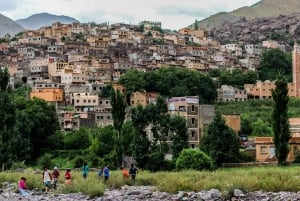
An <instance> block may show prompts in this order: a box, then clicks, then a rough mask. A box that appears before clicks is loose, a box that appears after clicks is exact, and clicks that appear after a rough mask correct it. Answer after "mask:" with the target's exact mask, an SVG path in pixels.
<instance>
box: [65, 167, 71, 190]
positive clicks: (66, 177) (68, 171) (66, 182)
mask: <svg viewBox="0 0 300 201" xmlns="http://www.w3.org/2000/svg"><path fill="white" fill-rule="evenodd" d="M65 179H66V181H65V185H66V186H70V185H71V184H72V180H71V179H72V177H71V170H70V169H67V171H66V173H65Z"/></svg>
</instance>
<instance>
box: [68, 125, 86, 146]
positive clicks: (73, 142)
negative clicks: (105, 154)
mask: <svg viewBox="0 0 300 201" xmlns="http://www.w3.org/2000/svg"><path fill="white" fill-rule="evenodd" d="M63 142H64V148H65V149H70V150H78V149H86V148H88V146H89V144H90V142H89V130H88V129H87V128H84V127H80V129H79V130H73V131H69V132H67V133H66V135H65V137H64V140H63Z"/></svg>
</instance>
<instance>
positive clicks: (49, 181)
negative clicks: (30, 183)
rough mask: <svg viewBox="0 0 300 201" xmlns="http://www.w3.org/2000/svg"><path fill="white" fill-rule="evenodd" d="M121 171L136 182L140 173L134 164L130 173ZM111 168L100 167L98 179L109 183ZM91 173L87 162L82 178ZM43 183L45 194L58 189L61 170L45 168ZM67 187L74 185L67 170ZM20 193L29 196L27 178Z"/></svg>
mask: <svg viewBox="0 0 300 201" xmlns="http://www.w3.org/2000/svg"><path fill="white" fill-rule="evenodd" d="M120 170H121V171H122V175H123V177H124V178H129V177H130V178H131V180H135V178H136V175H137V173H138V169H137V168H136V167H134V164H131V166H130V168H129V171H128V170H127V169H126V168H125V167H122V166H121V167H120ZM109 171H110V170H109V167H108V164H105V166H104V168H103V169H102V168H101V167H99V169H98V173H97V174H98V178H99V179H100V178H101V177H102V176H103V177H104V182H106V181H108V179H109V176H110V173H109ZM88 173H89V167H88V165H87V162H86V161H84V162H83V166H82V176H83V178H84V179H86V178H87V176H88ZM42 176H43V183H44V186H45V192H49V188H50V187H51V186H52V187H53V188H54V189H56V187H57V182H58V177H59V176H60V173H59V170H58V168H57V167H54V169H53V171H52V172H50V171H49V170H48V168H47V167H44V171H43V174H42ZM64 178H65V185H66V186H69V185H71V184H72V176H71V170H70V169H67V170H66V172H65V176H64ZM18 188H19V192H20V194H21V195H22V196H28V192H26V189H27V186H26V178H25V177H21V179H20V181H19V184H18Z"/></svg>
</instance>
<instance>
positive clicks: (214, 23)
mask: <svg viewBox="0 0 300 201" xmlns="http://www.w3.org/2000/svg"><path fill="white" fill-rule="evenodd" d="M299 10H300V1H299V0H285V1H282V0H262V1H259V2H258V3H256V4H254V5H252V6H245V7H242V8H239V9H236V10H233V11H231V12H220V13H217V14H215V15H211V16H210V17H208V18H206V19H204V20H201V21H199V22H198V26H199V27H201V28H204V29H206V30H211V29H212V28H214V27H219V26H222V25H223V24H224V23H232V22H236V21H238V20H240V19H243V18H245V19H246V20H252V19H255V18H264V17H277V16H278V15H289V14H292V13H295V12H299ZM191 26H194V25H191Z"/></svg>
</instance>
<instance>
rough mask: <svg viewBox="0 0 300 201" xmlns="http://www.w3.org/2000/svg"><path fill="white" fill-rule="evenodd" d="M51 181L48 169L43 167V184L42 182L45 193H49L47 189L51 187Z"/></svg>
mask: <svg viewBox="0 0 300 201" xmlns="http://www.w3.org/2000/svg"><path fill="white" fill-rule="evenodd" d="M51 181H52V175H51V174H50V172H49V170H48V168H47V167H44V172H43V182H44V185H45V191H46V193H47V192H49V187H50V185H51Z"/></svg>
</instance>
